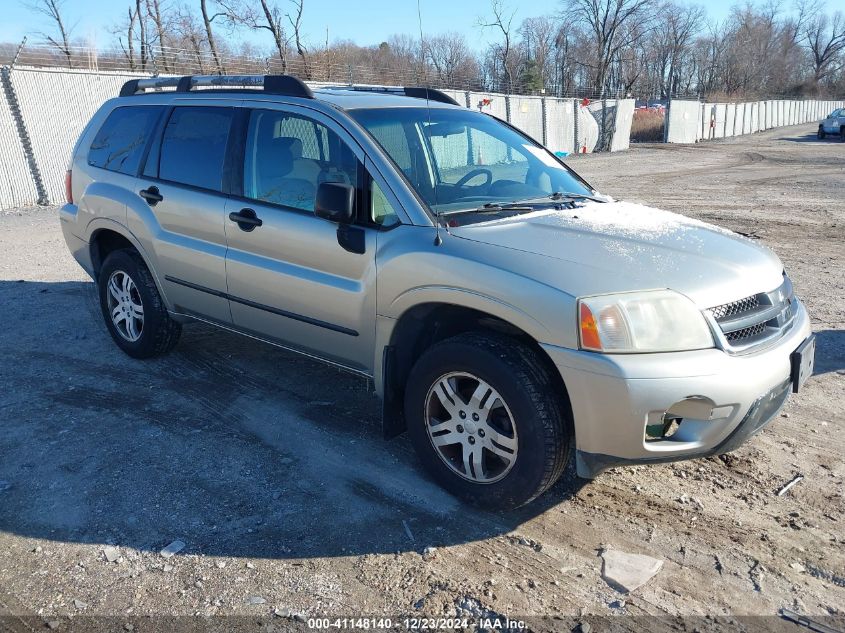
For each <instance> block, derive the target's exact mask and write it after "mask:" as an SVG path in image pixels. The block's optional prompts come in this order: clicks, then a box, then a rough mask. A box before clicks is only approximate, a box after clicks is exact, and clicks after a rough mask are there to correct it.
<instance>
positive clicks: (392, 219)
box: [370, 180, 399, 226]
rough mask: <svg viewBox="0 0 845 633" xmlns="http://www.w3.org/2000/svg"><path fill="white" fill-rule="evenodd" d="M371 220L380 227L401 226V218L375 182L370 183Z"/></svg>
mask: <svg viewBox="0 0 845 633" xmlns="http://www.w3.org/2000/svg"><path fill="white" fill-rule="evenodd" d="M370 183H371V184H370V219H371V220H372V221H373V222H375V223H376V224H378V225H380V226H393V225H394V224H399V216H398V215H397V214H396V210H395V209H394V208H393V205H392V204H391V203H390V201H389V200H388V199H387V196H385V195H384V191H382V189H381V187H379V186H378V183H377V182H376V181H375V180H371V181H370Z"/></svg>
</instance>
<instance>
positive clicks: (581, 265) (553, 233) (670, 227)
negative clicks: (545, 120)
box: [449, 201, 783, 308]
mask: <svg viewBox="0 0 845 633" xmlns="http://www.w3.org/2000/svg"><path fill="white" fill-rule="evenodd" d="M449 232H450V234H451V235H453V236H456V237H458V238H461V239H467V240H473V241H477V242H483V243H486V244H490V245H494V246H498V247H502V248H507V249H510V250H512V251H515V252H522V253H531V254H534V255H539V256H542V257H544V258H548V260H547V263H548V261H549V260H554V261H555V262H556V264H555V265H549V266H543V265H542V264H541V265H540V266H537V265H536V263H534V264H532V268H534V269H535V270H534V272H532V273H531V276H532V277H534V278H536V279H538V280H541V281H543V282H545V283H548V284H550V285H553V286H555V287H558V288H560V289H561V290H564V291H565V292H568V293H570V294H573V295H577V296H585V295H590V294H601V293H606V292H626V291H635V290H649V289H657V288H670V289H672V290H676V291H678V292H681V293H683V294H685V295H687V296H688V297H690V298H691V299H692V300H693V301H695V302H696V304H698V305H699V307H701V308H708V307H712V306H715V305H720V304H722V303H727V302H729V301H734V300H737V299H741V298H743V297H747V296H749V295H751V294H755V293H757V292H762V291H769V290H772V289H774V288H777V287H778V286H779V285H780V284H781V283H782V281H783V279H782V272H783V266H782V264H781V262H780V260H779V259H778V257H777V256H776V255H775V254H774V253H772V252H771V251H769V250H768V249H766V248H764V247H762V246H760V245H758V244H756V243H754V242H753V241H752V240H750V239H748V238H746V237H742V236H740V235H738V234H736V233H733V232H731V231H728V230H727V229H722V228H719V227H717V226H713V225H711V224H706V223H704V222H701V221H699V220H694V219H691V218H687V217H685V216H682V215H678V214H676V213H670V212H668V211H661V210H659V209H654V208H652V207H647V206H643V205H640V204H633V203H630V202H622V201H614V202H606V203H599V202H586V203H584V204H583V205H581V206H578V207H576V208H574V209H566V210H562V211H561V210H544V211H535V212H532V213H529V214H525V215H520V216H515V217H511V218H506V219H501V220H494V221H490V222H481V223H477V224H470V225H467V226H462V227H453V228H451V229H449ZM531 259H533V258H531ZM534 261H535V262H536V260H534ZM541 268H545V270H541Z"/></svg>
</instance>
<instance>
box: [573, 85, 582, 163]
mask: <svg viewBox="0 0 845 633" xmlns="http://www.w3.org/2000/svg"><path fill="white" fill-rule="evenodd" d="M572 113H573V118H572V121H573V124H572V131H573V138H572V153H573V154H575V155H576V156H577V155H578V154H580V153H581V147H580V141H579V139H578V116H579V114H580V111H579V109H578V98H577V97H576V98H574V99H573V100H572Z"/></svg>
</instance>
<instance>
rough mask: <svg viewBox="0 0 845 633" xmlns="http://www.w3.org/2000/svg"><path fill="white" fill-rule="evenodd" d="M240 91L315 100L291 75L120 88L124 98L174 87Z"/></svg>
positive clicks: (200, 78)
mask: <svg viewBox="0 0 845 633" xmlns="http://www.w3.org/2000/svg"><path fill="white" fill-rule="evenodd" d="M199 87H202V88H222V89H224V90H225V89H238V88H243V87H255V88H262V89H263V90H264V92H265V93H267V94H274V95H285V96H287V97H302V98H303V99H313V98H314V93H313V92H311V88H309V87H308V86H306V85H305V84H304V83H303V82H302V81H300V80H299V79H297V78H296V77H292V76H290V75H186V76H184V77H150V78H149V79H131V80H129V81H127V82H126V83H125V84H123V87H122V88H121V89H120V96H121V97H131V96H133V95H136V94H143V93H144V92H145V91H147V90H160V89H161V88H175V89H176V92H190V91H191V90H192V89H193V88H199Z"/></svg>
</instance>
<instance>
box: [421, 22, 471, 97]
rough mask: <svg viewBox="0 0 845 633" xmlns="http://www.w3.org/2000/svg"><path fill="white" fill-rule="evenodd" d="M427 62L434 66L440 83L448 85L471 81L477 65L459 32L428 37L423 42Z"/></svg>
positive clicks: (453, 85)
mask: <svg viewBox="0 0 845 633" xmlns="http://www.w3.org/2000/svg"><path fill="white" fill-rule="evenodd" d="M424 48H425V54H426V57H427V60H428V62H429V63H430V64H431V65H432V66H433V67H434V71H435V73H436V75H437V79H438V81H439V83H440V84H442V85H444V86H449V87H458V85H460V84H463V85H467V83H469V82H471V81H472V75H475V74H477V72H478V67H477V65H476V63H475V59H474V57H473V55H472V52H471V51H470V50H469V46H468V45H467V42H466V39H464V37H463V35H461V34H460V33H444V34H443V35H435V36H433V37H429V38H428V39H427V40H426V42H425V44H424Z"/></svg>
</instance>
